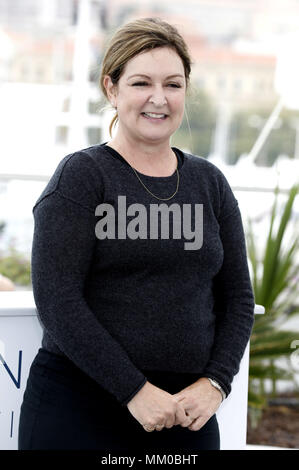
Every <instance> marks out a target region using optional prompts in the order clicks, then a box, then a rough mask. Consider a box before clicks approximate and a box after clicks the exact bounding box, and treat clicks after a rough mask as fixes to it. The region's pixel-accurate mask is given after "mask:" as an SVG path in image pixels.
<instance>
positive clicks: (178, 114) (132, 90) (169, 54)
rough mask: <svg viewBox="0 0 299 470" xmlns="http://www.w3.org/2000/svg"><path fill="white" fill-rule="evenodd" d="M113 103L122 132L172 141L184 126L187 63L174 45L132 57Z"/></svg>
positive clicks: (142, 138) (149, 140) (155, 140)
mask: <svg viewBox="0 0 299 470" xmlns="http://www.w3.org/2000/svg"><path fill="white" fill-rule="evenodd" d="M106 80H107V82H106V83H107V84H108V83H110V90H112V93H113V94H112V95H111V102H112V103H113V104H114V105H115V106H117V113H118V119H119V131H120V132H121V133H122V134H124V135H126V136H127V137H129V138H130V140H132V139H133V140H134V141H139V142H140V141H142V142H147V143H163V142H166V141H167V142H169V138H170V136H171V135H172V134H173V133H174V132H175V131H176V130H177V129H178V127H179V126H180V124H181V122H182V119H183V114H184V104H185V93H186V80H185V72H184V66H183V62H182V60H181V58H180V56H179V55H178V54H177V53H176V52H175V51H174V50H173V49H171V48H168V47H159V48H156V49H153V50H150V51H146V52H143V53H140V54H138V55H137V56H135V57H133V58H132V59H131V60H129V61H128V62H127V64H126V66H125V68H124V71H123V74H122V75H121V77H120V79H119V81H118V84H117V86H116V87H113V85H112V82H111V79H110V77H107V79H106Z"/></svg>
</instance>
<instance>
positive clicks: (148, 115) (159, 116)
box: [141, 113, 168, 121]
mask: <svg viewBox="0 0 299 470" xmlns="http://www.w3.org/2000/svg"><path fill="white" fill-rule="evenodd" d="M141 114H142V116H144V117H145V118H146V119H150V120H152V121H163V120H165V119H166V118H167V117H168V115H167V114H159V113H141Z"/></svg>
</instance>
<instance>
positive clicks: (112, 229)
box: [95, 196, 203, 250]
mask: <svg viewBox="0 0 299 470" xmlns="http://www.w3.org/2000/svg"><path fill="white" fill-rule="evenodd" d="M149 206H150V209H149V231H148V208H147V207H146V206H144V205H143V204H138V203H134V204H130V205H129V206H128V207H127V205H126V196H118V206H117V209H115V207H114V206H113V205H112V204H109V203H102V204H99V205H98V206H97V207H96V210H95V215H97V216H103V215H104V214H105V213H106V215H104V217H103V218H102V219H101V220H99V222H97V224H96V227H95V233H96V236H97V238H98V239H99V240H104V239H106V238H108V239H115V238H116V232H117V238H118V239H126V238H130V239H131V240H136V239H138V238H140V239H147V238H148V232H149V238H150V239H152V240H156V239H158V238H159V215H160V217H161V224H160V227H161V239H169V238H170V237H169V233H170V230H169V228H170V213H172V233H173V238H174V239H181V238H182V236H183V237H184V239H186V240H192V241H190V242H185V243H184V249H185V250H199V249H200V248H201V247H202V244H203V204H194V230H192V226H191V225H192V224H191V222H192V205H191V204H182V206H180V205H179V204H177V203H173V204H171V205H169V206H168V205H167V204H165V203H161V204H150V205H149ZM116 210H117V215H118V223H117V227H116V224H115V218H116ZM136 213H137V215H136ZM132 216H135V217H134V218H133V219H132V218H131V219H130V220H127V218H128V217H132ZM182 232H183V233H182Z"/></svg>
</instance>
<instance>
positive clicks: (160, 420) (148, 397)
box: [127, 381, 192, 432]
mask: <svg viewBox="0 0 299 470" xmlns="http://www.w3.org/2000/svg"><path fill="white" fill-rule="evenodd" d="M127 407H128V409H129V411H130V413H131V414H132V415H133V416H134V418H135V419H136V420H137V421H138V422H139V423H140V424H141V425H142V426H143V427H144V429H145V431H148V432H150V431H153V430H156V431H161V429H163V428H164V427H166V428H172V426H174V425H176V424H180V425H181V426H183V427H187V426H189V425H190V424H191V422H192V421H191V418H189V417H188V416H186V414H185V410H184V407H183V404H182V403H181V402H179V401H178V400H177V399H176V398H174V396H173V395H171V394H170V393H168V392H166V391H165V390H162V389H161V388H159V387H156V386H155V385H153V384H151V383H150V382H149V381H147V382H146V383H145V385H144V386H143V387H142V388H141V389H140V390H139V392H137V393H136V395H135V396H134V397H133V398H132V400H130V401H129V403H127ZM156 426H157V427H156ZM155 427H156V429H155Z"/></svg>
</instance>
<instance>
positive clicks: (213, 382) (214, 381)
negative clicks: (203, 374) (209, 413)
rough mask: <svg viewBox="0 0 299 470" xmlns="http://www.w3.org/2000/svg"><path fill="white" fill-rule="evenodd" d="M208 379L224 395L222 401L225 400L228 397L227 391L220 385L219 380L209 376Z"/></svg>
mask: <svg viewBox="0 0 299 470" xmlns="http://www.w3.org/2000/svg"><path fill="white" fill-rule="evenodd" d="M207 379H208V381H209V382H210V384H211V385H213V387H215V388H217V390H219V392H220V393H221V395H222V401H223V400H225V398H226V393H225V391H224V390H223V388H222V387H221V385H219V383H218V382H216V380H214V379H211V378H210V377H207Z"/></svg>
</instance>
